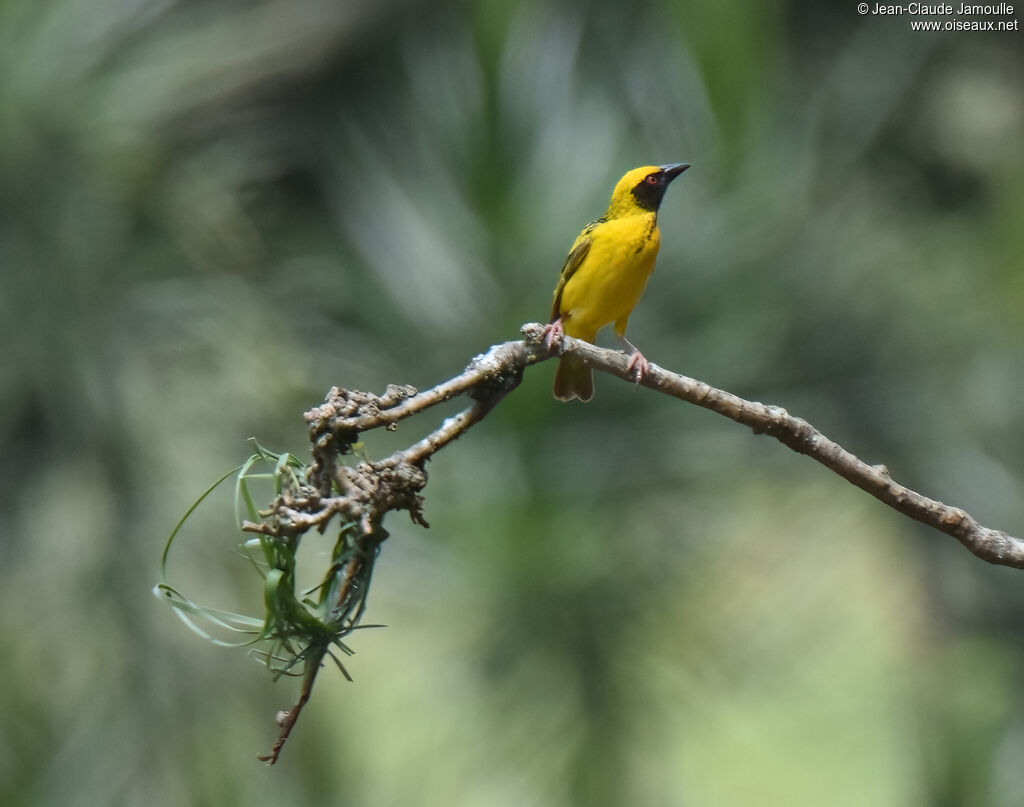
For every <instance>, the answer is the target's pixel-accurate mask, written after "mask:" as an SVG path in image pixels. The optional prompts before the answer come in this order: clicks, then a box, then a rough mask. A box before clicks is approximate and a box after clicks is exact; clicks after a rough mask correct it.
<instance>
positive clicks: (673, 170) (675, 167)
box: [658, 163, 690, 185]
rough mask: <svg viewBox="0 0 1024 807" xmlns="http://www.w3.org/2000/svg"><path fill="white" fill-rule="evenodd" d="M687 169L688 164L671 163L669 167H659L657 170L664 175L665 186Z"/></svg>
mask: <svg viewBox="0 0 1024 807" xmlns="http://www.w3.org/2000/svg"><path fill="white" fill-rule="evenodd" d="M689 167H690V164H689V163H671V164H670V165H659V166H658V169H659V170H660V171H661V173H663V174H664V175H665V184H666V185H667V184H668V183H669V182H671V181H672V180H673V179H675V178H676V177H677V176H679V175H680V174H681V173H683V171H685V170H686V169H687V168H689Z"/></svg>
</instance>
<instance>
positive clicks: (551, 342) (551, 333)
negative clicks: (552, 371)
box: [540, 317, 565, 353]
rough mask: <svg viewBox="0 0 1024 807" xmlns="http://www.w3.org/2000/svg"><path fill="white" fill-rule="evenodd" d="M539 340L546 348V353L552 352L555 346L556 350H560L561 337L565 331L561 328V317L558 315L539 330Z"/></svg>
mask: <svg viewBox="0 0 1024 807" xmlns="http://www.w3.org/2000/svg"><path fill="white" fill-rule="evenodd" d="M540 336H541V342H543V343H544V347H546V348H547V349H548V353H554V352H555V349H556V346H557V350H558V351H559V352H561V350H562V337H564V336H565V331H563V330H562V318H561V317H559V318H558V319H556V320H555V321H554V322H549V323H548V324H547V325H545V326H544V330H543V331H541V334H540Z"/></svg>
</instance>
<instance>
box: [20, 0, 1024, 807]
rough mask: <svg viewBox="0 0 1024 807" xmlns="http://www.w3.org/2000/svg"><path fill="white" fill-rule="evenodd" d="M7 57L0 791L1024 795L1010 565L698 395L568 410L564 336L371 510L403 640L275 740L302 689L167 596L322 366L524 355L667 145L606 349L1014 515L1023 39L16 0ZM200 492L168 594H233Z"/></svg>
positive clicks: (567, 15) (786, 24)
mask: <svg viewBox="0 0 1024 807" xmlns="http://www.w3.org/2000/svg"><path fill="white" fill-rule="evenodd" d="M0 69H2V75H3V77H4V79H3V81H2V82H0V138H2V143H3V148H2V149H0V207H2V215H0V266H2V272H0V333H2V343H3V345H4V350H3V351H2V353H0V406H2V411H3V412H4V413H5V417H4V419H3V424H2V426H0V428H2V430H3V443H4V446H5V456H6V461H5V463H4V477H3V482H4V490H5V492H6V495H5V496H4V497H3V500H2V502H0V515H2V517H3V524H4V529H3V542H2V545H0V560H2V562H0V580H2V583H3V585H2V587H0V591H2V594H0V640H2V641H3V645H4V646H5V647H6V648H7V651H6V654H5V663H4V664H3V667H2V669H3V672H2V674H0V675H2V678H0V681H2V686H0V710H2V714H3V716H4V725H5V727H6V731H4V732H3V734H2V735H0V802H2V803H3V804H5V805H11V807H21V806H22V805H49V804H61V805H66V806H68V807H74V806H75V805H95V804H109V805H121V804H124V805H129V804H131V805H134V804H141V803H145V804H150V805H164V804H166V805H180V804H194V805H204V804H216V805H219V806H223V805H231V804H246V805H263V804H268V805H269V804H306V803H309V804H312V803H317V804H320V803H347V804H365V805H406V804H418V805H432V804H439V805H440V804H444V805H453V804H454V805H504V804H517V805H519V804H538V805H568V804H573V805H603V804H643V805H661V804H684V803H685V804H702V805H703V804H707V805H746V804H751V803H757V804H791V805H804V804H806V805H819V804H831V805H847V804H849V805H858V807H863V806H864V805H939V804H949V805H953V804H956V805H997V806H1000V807H1001V806H1003V805H1016V804H1019V803H1020V802H1021V799H1022V798H1024V776H1022V773H1021V768H1020V765H1019V763H1018V760H1019V759H1020V757H1021V754H1022V753H1024V702H1022V697H1021V692H1022V689H1021V687H1020V685H1019V682H1020V681H1021V680H1022V676H1024V642H1022V635H1024V634H1022V629H1021V624H1022V622H1024V594H1022V591H1024V587H1022V586H1021V579H1022V578H1021V577H1020V573H1019V572H1014V571H1012V570H1007V569H993V568H989V567H986V566H984V565H983V564H981V563H980V562H979V561H977V560H975V559H974V558H973V557H972V556H970V555H969V554H968V553H967V552H965V551H964V550H963V549H961V548H960V547H959V546H957V545H955V543H954V542H952V541H951V540H949V539H948V538H946V537H944V536H941V535H939V534H933V533H931V532H928V531H926V530H924V529H923V528H920V527H918V526H917V525H915V524H912V523H909V522H907V521H906V520H905V519H902V518H901V517H899V516H898V515H896V514H895V513H892V512H888V511H886V510H885V509H884V508H883V507H882V506H881V505H879V504H878V503H877V502H874V501H873V500H868V499H867V498H866V497H865V496H864V495H863V494H861V493H860V492H859V491H856V490H855V489H854V488H852V487H850V486H849V485H846V484H845V483H843V482H841V481H840V480H838V479H833V478H830V477H829V475H828V474H827V473H826V472H825V471H824V470H823V469H820V468H818V467H814V466H812V465H811V464H810V463H808V462H807V461H806V460H804V459H802V458H799V457H797V456H796V455H792V454H790V453H789V452H787V451H786V450H785V449H783V448H781V447H780V446H778V445H776V444H774V443H772V442H771V441H769V440H765V439H763V438H755V437H753V436H751V435H749V434H747V433H744V432H742V431H741V430H740V429H738V428H737V427H735V426H734V425H733V424H731V423H728V422H724V421H722V422H719V420H720V419H717V418H715V417H714V416H712V415H710V414H708V413H706V412H701V411H698V410H695V409H692V408H689V407H684V406H680V405H678V404H677V403H675V402H673V401H671V400H667V399H662V397H661V396H656V395H651V394H647V393H644V392H642V391H640V392H638V391H633V390H631V389H630V388H628V387H627V386H626V385H622V384H618V383H616V382H614V381H612V380H610V379H607V378H599V379H598V392H597V397H596V398H595V400H594V402H593V403H592V404H589V405H587V406H559V405H556V404H555V403H554V402H553V401H552V400H551V397H550V389H549V386H550V380H551V374H552V373H553V368H552V365H551V364H545V365H542V366H541V367H538V368H535V369H533V370H531V371H530V372H529V373H528V374H527V377H526V380H525V382H524V384H523V385H522V387H521V388H520V389H519V390H517V391H516V393H515V394H514V395H513V396H512V397H511V398H509V399H508V400H507V401H505V402H504V403H503V404H502V405H501V406H500V407H499V408H498V410H497V411H495V412H494V413H493V414H492V416H491V417H490V418H489V419H488V420H487V421H486V422H485V423H484V424H482V425H481V426H480V427H478V428H477V429H476V430H474V433H473V434H472V435H471V436H469V437H467V438H466V439H464V440H462V441H460V442H459V443H456V444H455V445H453V446H452V447H451V448H450V449H448V450H446V451H445V452H443V454H442V455H440V456H439V457H438V458H436V460H435V461H434V462H433V463H432V464H431V466H430V470H431V481H430V484H429V486H428V487H427V490H426V494H427V503H426V511H425V514H426V516H427V518H428V520H429V521H430V522H431V524H432V529H431V530H430V531H429V532H423V531H422V530H421V529H419V528H416V527H413V526H412V525H410V524H405V523H403V522H402V521H401V520H399V519H394V520H393V521H392V522H391V523H389V524H388V528H389V529H390V530H391V531H392V537H391V539H390V540H389V541H388V542H387V544H385V546H384V548H383V549H384V551H383V555H382V557H381V560H380V563H379V567H378V574H377V579H376V580H375V582H374V592H373V596H372V597H371V598H370V603H369V612H368V618H369V619H371V620H372V621H374V622H383V623H386V624H388V625H390V626H391V627H390V628H389V629H387V630H380V631H366V632H363V633H360V634H359V635H358V636H357V637H356V640H354V641H353V646H354V648H355V649H356V650H357V652H358V655H356V657H355V658H354V659H352V660H351V662H350V663H348V664H347V666H348V668H349V670H350V671H351V672H352V674H353V676H354V678H355V683H352V684H349V683H346V682H345V681H343V680H342V678H341V676H340V675H336V674H325V675H324V676H323V677H322V679H321V681H320V684H319V687H318V689H317V691H316V692H315V694H314V699H313V702H312V703H311V705H310V707H309V711H308V712H307V714H306V715H305V716H304V717H303V722H302V723H300V725H299V727H298V729H297V730H296V733H295V735H294V736H293V738H292V740H291V741H290V744H289V746H288V748H287V749H286V750H285V753H284V757H283V759H282V762H281V763H280V764H279V765H278V767H277V768H275V769H273V770H271V771H269V772H268V771H266V770H265V769H263V768H262V767H261V766H260V765H259V764H258V763H257V762H256V760H255V755H256V754H257V753H259V752H264V751H266V750H267V748H268V747H269V745H270V743H271V742H272V740H273V737H274V735H275V733H276V732H275V726H274V725H273V720H272V718H273V714H274V711H276V709H277V708H283V707H286V706H287V705H288V704H289V703H290V702H291V701H292V700H293V699H294V695H295V692H294V689H290V688H289V686H290V685H289V684H288V683H287V682H281V683H279V684H277V685H272V684H271V683H270V681H269V680H268V676H266V674H265V673H264V671H262V670H261V669H260V668H259V667H258V666H257V665H255V664H252V663H251V662H248V661H246V660H245V659H244V658H243V657H242V656H240V655H236V654H232V653H229V652H227V651H223V650H218V649H215V648H213V647H210V646H207V645H205V644H203V643H201V642H200V641H198V640H197V639H196V638H195V637H194V636H193V635H192V634H190V633H188V632H187V631H185V630H184V629H183V628H182V626H181V625H180V623H178V621H177V620H175V619H172V618H171V617H170V614H169V612H168V611H167V610H166V609H164V608H162V607H161V606H160V605H159V604H158V603H157V602H156V601H155V600H154V599H153V598H152V597H151V595H150V589H151V587H152V585H153V583H154V582H155V579H156V568H157V562H158V559H159V554H160V548H161V546H162V543H163V541H164V539H165V538H166V536H167V534H168V532H169V531H170V529H171V528H172V527H173V525H174V524H175V523H176V521H177V519H178V518H179V517H180V515H181V514H182V513H183V512H184V510H185V509H186V508H187V507H188V505H189V503H190V502H192V501H193V500H194V499H195V498H196V496H197V495H198V494H199V493H200V492H201V491H202V490H204V489H205V488H206V487H207V486H208V485H209V483H210V482H212V481H213V480H214V479H216V478H217V477H218V476H220V475H221V474H222V473H223V472H224V471H225V470H227V469H229V468H231V467H233V466H234V465H237V464H238V462H240V461H241V459H242V458H244V456H245V455H246V454H247V453H248V449H247V446H246V444H245V440H246V438H248V437H250V436H252V435H256V436H258V437H259V439H260V440H261V441H262V442H264V443H265V444H267V445H269V446H272V447H274V448H275V449H278V450H282V451H283V450H288V451H293V452H296V453H298V454H299V455H300V456H301V455H302V453H303V452H304V451H305V450H306V447H305V434H304V427H303V421H302V417H301V413H302V412H303V411H304V410H305V409H308V408H310V407H311V406H313V405H315V404H316V403H318V402H319V401H320V399H321V397H322V395H323V393H324V391H325V390H326V389H327V388H328V387H329V386H330V385H332V384H340V385H344V386H349V387H354V388H358V389H366V390H378V391H379V390H382V389H383V387H384V385H385V384H386V383H389V382H393V383H412V384H416V385H419V386H421V387H422V386H426V385H429V384H432V383H435V382H437V381H440V380H442V379H443V378H446V377H448V376H450V375H452V374H454V373H455V372H457V371H458V370H460V369H461V368H462V366H463V365H464V364H465V363H466V362H467V361H468V360H469V358H470V357H471V356H473V355H474V354H476V353H478V352H480V351H481V350H482V349H483V348H485V347H486V346H488V345H490V344H492V343H495V342H499V341H504V340H506V339H510V338H514V337H515V335H516V333H517V329H518V326H519V325H520V324H521V323H522V322H524V321H530V320H533V321H536V320H540V319H543V318H544V317H545V316H546V315H547V313H548V308H549V305H550V292H551V289H552V287H553V285H554V282H555V279H556V275H557V272H558V269H559V267H560V265H561V261H562V258H563V257H564V254H565V251H566V249H567V248H568V246H569V244H570V243H571V241H572V239H573V237H574V236H575V234H576V232H577V231H578V229H579V228H580V227H581V226H582V225H583V224H584V223H585V222H586V221H587V220H589V219H590V218H593V217H594V216H596V215H598V214H600V212H601V211H602V210H603V207H604V205H605V203H606V200H607V195H608V193H609V191H610V189H611V187H612V185H613V183H614V182H615V180H616V179H617V178H618V177H619V176H620V175H621V174H622V173H623V172H624V171H625V170H626V169H628V168H630V167H633V166H634V165H639V164H643V163H649V162H655V163H658V162H667V161H672V160H686V161H688V162H691V163H693V165H694V168H693V169H692V170H691V171H689V172H688V173H687V174H686V176H685V177H684V178H683V179H682V180H681V181H680V182H679V183H678V184H677V186H676V187H674V188H673V190H672V193H670V194H669V195H668V198H667V199H666V202H665V204H664V206H663V208H662V215H661V222H662V231H663V244H664V245H663V248H662V254H661V257H660V259H659V264H658V270H657V272H656V273H655V276H654V277H653V279H652V281H651V286H650V290H649V292H648V295H647V297H646V298H645V299H644V300H643V301H642V302H641V305H640V307H639V309H638V310H637V312H636V315H635V316H634V318H633V320H632V322H631V327H630V334H629V335H630V338H631V340H632V341H633V342H634V343H636V344H638V345H639V346H641V347H642V348H643V349H644V352H645V353H646V354H647V355H648V356H649V357H650V358H651V359H652V360H653V361H656V362H658V363H659V364H661V365H662V366H665V367H668V368H672V369H676V370H679V371H682V372H685V373H687V374H689V375H694V376H696V377H698V378H702V379H704V380H707V381H708V382H710V383H712V384H715V385H717V386H721V387H724V388H726V389H729V390H731V391H733V392H736V393H737V394H740V395H744V396H747V397H752V398H757V399H760V400H765V401H767V402H771V403H776V404H779V405H782V406H785V407H787V408H788V409H789V410H790V411H792V412H794V413H796V414H799V415H801V416H803V417H805V418H807V419H808V420H810V421H811V422H812V423H814V424H815V425H816V426H818V427H819V428H821V429H822V430H824V431H825V432H826V433H827V434H829V435H830V436H831V437H833V438H835V439H837V440H838V441H839V442H841V443H843V444H844V445H845V446H846V447H848V448H849V449H850V450H852V451H854V452H856V453H858V454H859V455H861V456H862V457H864V458H865V459H867V460H869V461H871V462H885V463H886V464H887V465H888V466H889V468H890V469H891V470H892V472H893V474H894V476H895V477H896V478H897V479H899V480H900V481H903V482H905V483H907V484H910V485H911V486H913V487H916V488H918V489H920V490H922V491H923V492H925V493H927V494H929V495H932V496H935V497H937V498H941V499H944V500H947V501H949V502H951V503H953V504H957V505H960V506H963V507H965V508H966V509H968V510H969V511H971V512H972V514H973V515H975V516H976V517H978V518H979V519H980V520H981V521H982V522H983V523H986V524H987V525H990V526H993V527H998V528H1003V529H1007V530H1009V531H1011V532H1014V531H1016V532H1017V533H1018V534H1019V533H1020V531H1021V529H1022V527H1021V525H1024V461H1022V458H1024V415H1022V412H1024V407H1022V402H1024V373H1022V372H1021V367H1022V359H1024V327H1021V313H1020V312H1021V311H1022V310H1024V272H1022V267H1024V228H1022V227H1021V221H1022V220H1024V153H1022V151H1021V148H1020V145H1021V142H1022V135H1024V81H1022V78H1024V49H1022V48H1021V47H1020V34H1019V33H989V34H951V35H939V34H922V33H912V32H911V31H910V30H909V25H908V23H907V20H906V19H905V18H903V19H896V18H876V17H871V16H867V17H862V16H860V15H858V14H856V12H855V8H854V5H853V4H851V3H846V2H843V3H838V2H829V3H810V2H806V0H792V1H791V2H783V3H774V4H772V3H769V4H764V3H758V2H755V0H728V2H720V3H715V4H710V3H698V2H684V0H677V1H675V2H673V1H671V0H662V2H651V3H647V4H642V5H640V6H637V5H635V4H633V5H631V4H622V3H614V2H595V3H589V4H584V3H574V2H561V3H559V2H540V1H539V0H538V1H537V2H522V3H515V2H505V0H500V2H499V0H483V1H482V2H474V3H468V2H463V3H457V2H448V3H445V2H442V3H435V2H413V0H404V1H400V0H391V1H390V2H386V1H384V2H376V3H356V2H340V3H339V2H334V1H333V0H263V1H262V2H255V1H254V0H253V1H247V0H216V1H213V2H204V3H198V2H184V1H181V2H175V1H174V0H50V1H49V2H36V0H3V2H2V3H0ZM429 425H431V424H424V426H423V431H424V432H425V431H426V430H427V428H428V427H429ZM416 436H418V435H414V434H413V433H412V430H411V429H409V428H407V427H403V429H402V431H401V432H399V434H398V435H395V436H394V438H393V439H395V440H396V441H404V442H411V440H412V439H414V437H416ZM397 444H398V443H397V442H396V445H397ZM389 447H390V446H389V445H386V444H385V443H384V442H374V441H368V444H367V451H368V452H369V453H370V454H371V455H379V454H380V453H383V452H384V451H386V450H388V449H389ZM223 504H224V506H223V508H222V509H218V508H217V507H216V506H214V507H211V508H206V509H204V510H203V511H202V512H201V514H200V515H199V517H198V518H197V520H196V521H195V522H194V523H193V525H192V527H191V530H192V532H191V534H190V536H188V537H187V540H188V549H187V551H183V552H182V560H181V564H182V565H181V567H180V568H179V569H178V570H177V571H176V574H177V575H179V577H178V579H181V577H182V576H183V577H185V578H187V579H188V580H189V581H190V582H191V585H190V586H189V588H190V593H192V594H194V596H196V598H197V599H200V598H202V599H204V600H205V601H208V602H209V604H210V605H213V606H217V607H227V608H234V609H237V610H251V609H246V605H247V604H248V603H251V602H255V603H256V605H255V610H256V611H258V610H259V596H260V593H259V590H258V585H253V584H252V581H251V580H250V579H249V573H250V571H251V570H248V569H247V568H246V567H245V565H244V563H243V562H241V561H240V560H239V559H238V558H237V557H236V556H233V555H232V554H231V549H232V547H233V546H235V545H236V544H237V541H238V534H237V532H236V531H235V530H234V528H233V527H232V520H231V507H230V502H227V501H225V502H224V503H223ZM183 540H185V538H183ZM327 540H328V539H325V545H324V549H323V551H324V552H326V551H328V550H329V544H328V543H326V541H327ZM192 589H199V590H198V591H194V592H193V591H192ZM203 592H205V596H203Z"/></svg>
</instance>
